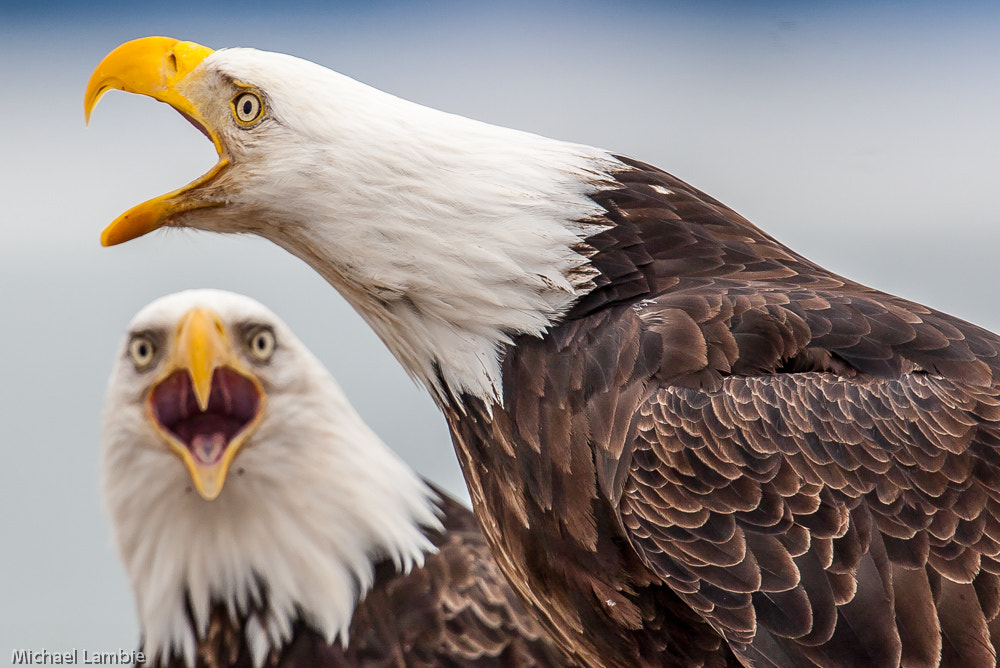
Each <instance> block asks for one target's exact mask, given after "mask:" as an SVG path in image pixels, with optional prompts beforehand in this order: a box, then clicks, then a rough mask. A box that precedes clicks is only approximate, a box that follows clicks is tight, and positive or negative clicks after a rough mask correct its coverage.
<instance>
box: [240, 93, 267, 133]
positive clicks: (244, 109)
mask: <svg viewBox="0 0 1000 668" xmlns="http://www.w3.org/2000/svg"><path fill="white" fill-rule="evenodd" d="M263 113H264V103H263V102H262V101H261V99H260V96H259V95H257V93H251V92H249V91H248V92H244V93H240V94H239V95H237V96H236V97H234V98H233V114H234V115H235V116H236V120H237V121H239V122H240V123H242V124H244V125H248V124H250V123H253V122H254V121H256V120H257V119H259V118H260V117H261V114H263Z"/></svg>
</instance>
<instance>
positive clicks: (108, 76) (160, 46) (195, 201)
mask: <svg viewBox="0 0 1000 668" xmlns="http://www.w3.org/2000/svg"><path fill="white" fill-rule="evenodd" d="M212 53H213V51H212V49H210V48H208V47H206V46H202V45H200V44H195V43H194V42H182V41H180V40H176V39H173V38H170V37H143V38H142V39H137V40H133V41H131V42H125V43H124V44H122V45H121V46H119V47H118V48H117V49H115V50H114V51H112V52H111V53H109V54H108V55H107V56H105V57H104V60H102V61H101V62H100V64H99V65H98V66H97V69H95V70H94V73H93V74H92V75H91V76H90V81H89V82H88V84H87V92H86V94H85V95H84V101H83V110H84V114H85V116H86V119H87V122H88V123H89V122H90V114H91V112H92V111H93V110H94V107H95V106H96V105H97V102H98V100H100V99H101V96H102V95H104V93H106V92H107V91H109V90H112V89H118V90H123V91H127V92H129V93H140V94H142V95H148V96H150V97H152V98H154V99H156V100H159V101H161V102H166V103H167V104H169V105H170V106H172V107H173V108H174V109H176V110H177V111H179V112H180V113H181V114H182V115H183V116H184V117H185V118H187V119H188V120H189V121H190V122H191V123H192V124H193V125H194V126H195V127H197V128H198V129H199V130H201V131H202V133H204V134H205V136H207V137H208V138H209V139H211V140H212V142H213V143H214V144H215V150H216V151H217V152H218V153H219V161H218V162H217V163H216V164H215V166H214V167H213V168H212V169H211V170H209V171H208V172H207V173H206V174H204V175H203V176H201V177H200V178H198V179H196V180H195V181H192V182H191V183H189V184H188V185H186V186H184V187H183V188H179V189H178V190H174V191H173V192H169V193H167V194H165V195H161V196H159V197H155V198H153V199H151V200H149V201H147V202H143V203H142V204H140V205H138V206H136V207H133V208H132V209H130V210H128V211H126V212H125V213H123V214H122V215H120V216H119V217H118V218H116V219H115V220H114V221H113V222H112V223H111V224H110V225H108V226H107V227H106V228H105V229H104V232H103V234H101V243H102V244H104V245H105V246H114V245H115V244H120V243H123V242H125V241H129V240H131V239H135V238H136V237H141V236H142V235H144V234H146V233H148V232H152V231H153V230H155V229H158V228H160V227H162V226H164V225H166V224H168V222H169V221H170V219H171V218H173V217H175V216H177V215H179V214H182V213H185V212H187V211H192V210H194V209H200V208H204V207H209V206H219V205H220V202H215V201H211V200H206V199H200V198H198V197H195V196H193V195H192V191H193V190H195V189H196V188H198V187H199V186H203V185H205V184H207V183H209V182H210V181H212V180H214V179H215V178H216V177H217V176H218V175H219V174H220V173H221V172H222V171H223V170H224V169H225V167H226V166H227V165H228V164H229V161H228V160H227V159H226V157H225V156H224V155H223V148H222V142H221V141H220V140H219V136H218V134H217V133H215V132H214V131H213V130H212V129H211V127H210V126H209V125H208V123H207V122H206V121H205V118H204V116H203V115H202V113H201V112H200V111H199V110H198V108H197V107H196V106H195V105H194V104H192V103H191V101H190V100H189V99H188V98H187V97H186V96H185V95H184V90H185V88H186V85H187V84H188V83H189V77H191V76H192V73H193V72H194V71H195V70H197V68H198V66H199V65H200V64H201V63H202V61H204V60H205V58H207V57H208V56H210V55H211V54H212ZM194 76H197V75H196V74H195V75H194Z"/></svg>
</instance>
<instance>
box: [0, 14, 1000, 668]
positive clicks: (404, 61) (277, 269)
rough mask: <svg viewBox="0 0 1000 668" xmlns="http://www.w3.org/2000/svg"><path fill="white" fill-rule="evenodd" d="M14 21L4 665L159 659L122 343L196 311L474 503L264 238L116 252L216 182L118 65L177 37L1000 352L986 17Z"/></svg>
mask: <svg viewBox="0 0 1000 668" xmlns="http://www.w3.org/2000/svg"><path fill="white" fill-rule="evenodd" d="M137 7H138V5H137V4H128V3H121V2H96V3H87V4H74V3H60V2H40V3H23V4H17V3H15V4H11V3H7V4H4V5H3V6H2V7H0V64H2V66H0V103H2V105H0V110H2V115H0V462H2V465H0V662H3V661H9V660H10V657H11V651H12V650H13V649H22V648H23V649H33V650H41V649H49V650H54V651H65V650H70V649H73V648H79V649H89V650H91V651H108V650H115V649H117V648H120V647H121V648H127V649H130V648H134V647H135V646H136V643H137V640H138V627H137V624H136V622H135V619H134V611H133V605H132V597H131V593H130V591H129V589H128V583H127V582H126V580H125V577H124V573H123V571H122V569H121V567H120V565H119V564H118V561H117V557H116V554H115V551H114V548H113V546H112V544H111V538H110V532H109V528H108V524H107V522H106V519H105V517H104V515H103V511H102V509H101V506H100V499H99V494H98V490H97V476H98V465H97V461H98V458H97V456H98V425H99V416H100V410H101V406H102V401H103V392H104V383H105V380H106V378H107V375H108V373H109V369H110V364H111V359H112V357H113V355H114V352H115V350H116V347H117V345H118V341H119V338H120V336H121V335H122V333H123V331H124V327H125V325H126V323H127V322H128V320H129V319H130V318H131V317H132V315H133V314H134V313H135V312H136V311H137V310H138V309H139V308H141V307H142V306H143V305H145V304H146V303H147V302H149V301H151V300H152V299H154V298H156V297H159V296H161V295H163V294H166V293H169V292H173V291H176V290H181V289H185V288H190V287H203V286H211V287H219V288H225V289H230V290H235V291H238V292H243V293H246V294H248V295H250V296H252V297H255V298H257V299H259V300H261V301H262V302H264V303H265V304H268V305H269V306H270V307H271V308H273V309H274V310H275V311H276V312H277V313H278V314H279V315H280V316H282V317H283V318H284V319H285V320H286V321H287V322H288V323H289V324H290V325H291V327H292V328H293V329H294V330H295V331H296V332H297V334H298V335H299V336H300V337H301V338H302V339H303V341H305V342H306V344H307V345H309V346H310V347H311V348H312V349H313V350H314V351H315V352H316V353H317V355H318V356H319V357H320V358H321V359H322V360H323V361H324V363H325V364H326V365H327V366H328V367H329V368H330V369H331V371H332V372H333V373H334V375H335V376H336V377H337V378H338V379H339V381H340V383H341V384H342V385H343V387H344V389H345V391H346V392H347V394H348V396H349V397H350V398H351V400H352V401H353V402H354V404H355V405H356V406H357V408H358V410H359V412H360V413H361V415H362V416H363V417H364V418H365V419H366V420H367V421H368V422H369V423H370V424H371V425H372V426H373V427H374V428H375V430H376V431H377V432H378V433H379V434H380V435H381V436H382V438H383V439H385V440H386V441H387V442H388V443H389V444H390V445H391V446H392V447H393V448H395V449H396V450H397V451H398V452H399V453H400V454H401V455H402V456H403V457H404V459H406V461H407V462H409V463H410V464H411V465H412V466H414V467H415V468H416V469H417V470H418V471H420V472H421V473H423V474H424V475H426V476H428V477H430V478H431V479H433V480H435V481H437V482H439V483H441V484H442V485H443V486H444V487H445V488H447V489H449V490H451V491H452V492H454V493H455V494H458V495H460V496H462V497H463V498H467V496H466V494H465V491H464V483H463V482H462V478H461V473H460V471H459V469H458V467H457V464H456V463H455V458H454V454H453V452H452V449H451V444H450V441H449V439H448V435H447V430H446V428H445V425H444V421H443V419H442V418H441V417H440V416H439V414H438V413H437V411H436V410H435V408H434V406H433V405H432V403H431V402H430V400H429V399H428V398H427V397H426V396H425V395H424V393H423V392H422V391H421V390H420V389H419V388H417V387H415V386H414V385H413V383H412V382H411V381H410V380H409V379H408V378H407V377H406V375H405V374H404V373H403V371H402V370H401V368H400V367H399V365H398V364H397V363H396V362H395V360H394V359H392V358H391V357H390V356H389V354H388V353H387V352H386V351H385V350H384V348H383V346H382V345H381V343H380V342H379V341H378V339H377V338H376V337H375V335H374V334H373V333H372V332H371V331H369V330H368V328H367V327H366V326H365V325H364V323H363V322H362V321H361V320H360V319H359V317H358V316H357V315H356V314H355V313H354V312H353V311H352V310H351V309H350V307H349V306H347V305H346V303H345V302H344V301H343V300H342V299H341V298H340V297H339V295H337V294H336V293H335V292H334V291H333V290H332V289H331V288H329V287H328V286H327V285H326V284H325V283H324V282H323V281H322V280H321V279H320V278H319V277H318V276H317V275H315V274H314V273H313V272H312V271H311V270H310V269H308V267H306V266H305V265H304V264H302V263H300V262H299V261H298V260H296V259H295V258H293V257H291V256H290V255H288V254H286V253H284V252H283V251H281V250H280V249H278V248H277V247H275V246H272V245H270V244H269V243H267V242H265V241H263V240H260V239H255V238H235V237H234V238H223V237H218V236H211V235H207V234H200V233H193V232H176V231H175V232H172V233H157V234H154V235H151V236H149V237H146V238H143V239H140V240H138V241H135V242H132V243H129V244H126V245H124V246H121V247H117V248H112V249H104V248H101V247H100V245H99V242H98V238H99V233H100V231H101V229H103V227H104V226H105V225H106V224H107V223H108V222H110V221H111V220H112V219H113V218H114V217H115V216H117V215H118V214H119V213H121V212H122V211H124V210H125V209H127V208H129V207H130V206H132V205H134V204H136V203H138V202H140V201H142V200H144V199H147V198H149V197H152V196H155V195H158V194H161V193H163V192H166V191H167V190H172V189H174V188H176V187H178V186H180V185H182V184H184V183H187V182H188V181H190V180H192V179H194V178H195V177H196V176H198V175H200V174H201V173H203V172H204V171H205V170H207V169H208V168H209V167H210V166H211V165H212V164H214V162H215V155H214V151H213V149H212V147H211V145H210V144H209V143H208V142H207V141H205V139H204V137H202V136H201V135H200V134H199V133H198V132H196V131H195V130H194V129H193V128H191V127H190V126H189V125H188V124H187V123H186V122H184V121H183V119H181V118H180V116H178V115H177V114H176V113H175V112H173V111H172V110H171V109H169V108H168V107H166V106H165V105H162V104H158V103H156V102H154V101H152V100H149V99H147V98H140V97H137V96H129V95H125V94H121V93H112V94H109V95H108V96H107V97H105V98H104V100H102V102H101V104H100V106H99V107H98V109H97V110H96V112H95V114H94V116H93V119H92V121H91V124H90V127H89V128H85V127H84V123H83V111H82V100H83V91H84V87H85V85H86V82H87V79H88V77H89V75H90V72H91V70H92V69H93V67H94V66H95V65H96V64H97V63H98V62H99V61H100V59H101V58H102V57H103V56H104V55H105V54H106V53H107V52H108V51H110V50H111V49H112V48H113V47H115V46H117V45H118V44H119V43H121V42H123V41H126V40H129V39H133V38H136V37H140V36H145V35H151V34H165V35H170V36H174V37H178V38H181V39H190V40H194V41H198V42H201V43H203V44H206V45H208V46H211V47H215V48H218V47H223V46H255V47H259V48H264V49H268V50H274V51H283V52H287V53H292V54H295V55H298V56H301V57H304V58H308V59H310V60H315V61H317V62H320V63H322V64H323V65H326V66H328V67H331V68H333V69H337V70H339V71H341V72H344V73H346V74H348V75H350V76H353V77H355V78H357V79H360V80H361V81H364V82H366V83H369V84H372V85H374V86H376V87H379V88H382V89H384V90H387V91H390V92H392V93H395V94H397V95H400V96H402V97H405V98H408V99H411V100H415V101H417V102H421V103H424V104H427V105H430V106H433V107H437V108H440V109H445V110H448V111H451V112H456V113H459V114H463V115H466V116H471V117H474V118H478V119H481V120H485V121H488V122H491V123H496V124H500V125H506V126H512V127H516V128H520V129H524V130H529V131H533V132H537V133H540V134H544V135H549V136H554V137H558V138H562V139H566V140H571V141H577V142H583V143H588V144H594V145H598V146H602V147H605V148H609V149H612V150H614V151H616V152H619V153H624V154H626V155H629V156H632V157H635V158H638V159H641V160H644V161H646V162H650V163H653V164H655V165H658V166H661V167H663V168H665V169H667V170H668V171H671V172H672V173H674V174H676V175H678V176H680V177H681V178H683V179H685V180H687V181H688V182H690V183H692V184H694V185H695V186H697V187H699V188H701V189H703V190H705V191H706V192H708V193H710V194H712V195H713V196H715V197H717V198H719V199H721V200H722V201H724V202H726V203H727V204H729V205H730V206H732V207H734V208H735V209H736V210H738V211H740V212H741V213H743V214H744V215H746V216H747V217H748V218H750V219H751V220H752V221H754V222H755V223H757V224H758V225H759V226H761V227H762V228H764V229H765V230H766V231H768V232H770V233H771V234H773V235H774V236H776V237H777V238H778V239H780V240H782V241H783V242H785V243H786V244H788V245H790V246H791V247H792V248H794V249H796V250H798V251H799V252H801V253H803V254H805V255H806V256H808V257H810V258H811V259H813V260H815V261H817V262H819V263H820V264H822V265H824V266H826V267H828V268H830V269H832V270H834V271H837V272H838V273H841V274H844V275H847V276H850V277H851V278H854V279H856V280H859V281H861V282H864V283H867V284H870V285H874V286H876V287H879V288H881V289H884V290H888V291H890V292H894V293H897V294H901V295H903V296H905V297H908V298H911V299H914V300H917V301H919V302H922V303H925V304H928V305H930V306H933V307H936V308H939V309H943V310H945V311H948V312H951V313H953V314H955V315H958V316H960V317H963V318H965V319H968V320H971V321H973V322H976V323H978V324H980V325H983V326H985V327H987V328H990V329H993V330H1000V313H998V309H997V305H998V299H997V296H996V290H997V285H998V283H1000V267H998V265H997V262H996V258H997V255H998V251H1000V211H998V207H997V197H998V193H1000V183H998V177H1000V123H998V120H1000V92H998V85H1000V83H998V72H1000V37H998V35H1000V7H998V6H995V5H992V4H989V3H950V4H948V5H947V7H945V6H940V7H939V6H936V5H935V4H933V3H930V2H911V3H899V2H865V3H860V2H848V3H838V4H837V5H836V6H832V5H830V6H827V5H826V4H821V3H805V4H803V3H791V2H772V3H735V2H732V3H730V2H710V3H700V4H697V5H694V4H693V3H692V4H682V3H651V2H624V3H621V2H620V3H599V2H587V3H557V2H548V1H542V2H532V3H514V4H504V3H492V4H490V5H478V4H468V3H458V2H425V3H420V4H410V3H402V2H375V3H332V4H331V3H318V2H314V3H296V2H289V3H281V4H280V6H279V5H278V3H275V5H272V6H270V8H261V7H259V6H254V5H249V4H246V3H243V4H236V3H222V4H219V5H215V6H213V7H210V8H200V7H196V6H195V4H194V3H184V2H180V3H171V4H170V5H156V6H154V5H151V4H150V5H149V6H148V7H146V8H140V9H137Z"/></svg>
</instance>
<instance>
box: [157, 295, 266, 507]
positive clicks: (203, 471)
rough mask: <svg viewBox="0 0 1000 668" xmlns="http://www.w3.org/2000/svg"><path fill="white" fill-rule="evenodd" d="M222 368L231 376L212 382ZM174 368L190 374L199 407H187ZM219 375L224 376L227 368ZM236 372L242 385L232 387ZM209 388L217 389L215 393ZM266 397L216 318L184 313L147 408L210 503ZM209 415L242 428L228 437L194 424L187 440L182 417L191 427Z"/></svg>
mask: <svg viewBox="0 0 1000 668" xmlns="http://www.w3.org/2000/svg"><path fill="white" fill-rule="evenodd" d="M221 369H226V370H228V373H229V380H228V381H227V380H226V379H225V378H216V379H215V380H214V381H213V378H214V376H215V375H216V372H217V370H221ZM177 371H186V372H187V375H188V376H189V377H190V381H191V385H190V387H191V389H192V390H193V394H194V398H195V402H196V404H197V409H195V407H194V406H189V405H188V403H187V401H186V397H187V396H189V395H187V392H186V391H184V390H183V389H182V390H180V391H178V390H177V387H178V383H177V382H176V373H177ZM221 373H222V375H223V376H225V375H226V372H225V371H223V372H221ZM236 374H238V375H239V376H241V377H242V379H241V380H240V383H241V384H242V386H243V387H242V388H241V387H234V383H233V378H234V377H235V376H236ZM181 387H187V384H186V383H184V384H183V385H181ZM213 392H216V395H215V397H213ZM248 397H250V399H249V400H248ZM264 401H265V394H264V391H263V388H262V387H261V384H260V381H258V380H257V378H256V377H255V376H254V375H253V374H252V373H250V372H248V371H245V370H244V369H243V365H242V363H241V362H240V360H239V359H238V357H237V355H236V354H235V353H234V352H233V350H232V347H231V346H230V344H229V337H228V335H227V332H226V329H225V326H224V325H223V324H222V320H221V319H220V318H219V316H218V315H217V314H215V313H214V312H212V311H210V310H207V309H202V308H195V309H192V310H191V311H188V312H187V313H186V314H185V315H184V317H183V318H182V319H181V321H180V324H179V325H178V327H177V331H176V334H175V345H174V349H173V353H172V356H171V358H170V359H169V360H168V362H167V364H166V365H165V368H164V371H163V372H162V373H161V376H160V378H159V380H158V381H157V383H156V384H155V385H154V387H153V390H152V391H151V392H150V395H149V399H148V403H147V412H148V417H149V418H150V421H151V422H152V424H153V426H154V428H155V429H156V431H157V432H158V433H159V434H160V435H161V436H162V437H163V438H164V439H165V440H166V442H167V443H168V444H169V445H170V447H171V449H172V450H173V451H174V453H175V454H177V455H178V456H179V457H180V458H181V460H182V461H183V462H184V466H185V467H186V468H187V470H188V473H189V474H190V476H191V480H192V482H193V483H194V486H195V488H196V489H197V490H198V493H199V494H200V495H201V496H202V497H203V498H204V499H206V500H208V501H211V500H213V499H215V498H216V497H217V496H218V495H219V494H220V493H221V492H222V487H223V485H224V484H225V482H226V476H227V474H228V471H229V468H230V465H231V464H232V462H233V460H234V459H235V457H236V454H237V452H239V450H240V448H241V447H242V445H243V443H245V442H246V440H247V439H248V438H249V436H250V434H252V433H253V431H254V430H255V429H256V428H257V425H258V424H259V423H260V421H261V420H262V419H263V407H264ZM210 403H211V410H210ZM164 406H166V408H165V409H164V408H163V407H164ZM164 411H165V412H164ZM166 415H169V416H170V417H169V418H166V417H165V416H166ZM213 415H215V416H220V417H221V418H229V419H233V418H238V419H239V422H241V423H243V426H242V427H240V428H239V430H238V431H236V433H235V434H227V435H226V439H222V435H220V434H218V433H214V432H212V428H211V427H208V428H207V429H209V432H208V433H204V432H201V431H199V429H206V428H205V427H202V428H197V427H192V430H193V432H194V433H193V434H192V433H188V435H187V438H188V441H187V442H185V440H184V438H183V437H182V436H181V435H180V434H182V433H185V432H184V431H183V428H182V427H181V426H180V425H182V424H183V421H184V420H194V421H195V422H193V423H190V424H191V425H197V424H202V425H204V424H205V422H206V420H211V419H217V418H212V417H211V416H213ZM165 419H166V420H167V422H166V423H164V421H163V420H165ZM199 421H200V422H199ZM199 434H200V436H199ZM198 438H201V439H202V441H201V442H199V441H198V440H197V439H198ZM223 440H225V442H224V443H223V442H222V441H223ZM215 441H218V442H215ZM205 444H210V445H207V446H206V445H205ZM201 447H204V448H205V449H206V450H208V451H209V452H210V456H205V455H203V454H202V451H201V450H199V448H201ZM220 448H221V454H220Z"/></svg>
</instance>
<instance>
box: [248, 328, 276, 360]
mask: <svg viewBox="0 0 1000 668" xmlns="http://www.w3.org/2000/svg"><path fill="white" fill-rule="evenodd" d="M247 348H249V349H250V354H251V355H253V357H254V359H256V360H257V361H258V362H266V361H268V360H269V359H271V355H273V354H274V348H275V342H274V332H272V331H271V330H270V329H269V328H267V327H261V328H259V329H256V330H254V332H253V333H252V334H251V335H250V337H249V338H248V339H247Z"/></svg>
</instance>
